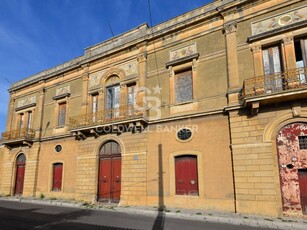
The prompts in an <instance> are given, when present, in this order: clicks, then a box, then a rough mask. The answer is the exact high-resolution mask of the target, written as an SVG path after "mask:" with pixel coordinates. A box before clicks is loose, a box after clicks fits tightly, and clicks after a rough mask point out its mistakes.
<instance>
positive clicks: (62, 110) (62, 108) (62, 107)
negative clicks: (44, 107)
mask: <svg viewBox="0 0 307 230" xmlns="http://www.w3.org/2000/svg"><path fill="white" fill-rule="evenodd" d="M65 122H66V102H64V103H61V104H59V114H58V126H64V125H65Z"/></svg>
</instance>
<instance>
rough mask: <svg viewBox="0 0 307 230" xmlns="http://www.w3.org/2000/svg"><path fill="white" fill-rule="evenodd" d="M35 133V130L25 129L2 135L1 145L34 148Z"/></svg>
mask: <svg viewBox="0 0 307 230" xmlns="http://www.w3.org/2000/svg"><path fill="white" fill-rule="evenodd" d="M34 137H35V132H34V130H33V129H29V128H23V129H18V130H11V131H7V132H3V133H1V140H0V143H1V144H4V145H7V146H12V145H28V146H32V143H33V139H34Z"/></svg>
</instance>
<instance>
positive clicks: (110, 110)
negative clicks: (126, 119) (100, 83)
mask: <svg viewBox="0 0 307 230" xmlns="http://www.w3.org/2000/svg"><path fill="white" fill-rule="evenodd" d="M119 95H120V86H119V85H115V86H111V87H108V88H107V98H106V109H107V118H113V117H118V116H119Z"/></svg>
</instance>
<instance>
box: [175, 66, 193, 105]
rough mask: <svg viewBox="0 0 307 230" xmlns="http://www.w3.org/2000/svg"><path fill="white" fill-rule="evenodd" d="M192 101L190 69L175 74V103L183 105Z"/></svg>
mask: <svg viewBox="0 0 307 230" xmlns="http://www.w3.org/2000/svg"><path fill="white" fill-rule="evenodd" d="M192 100H193V80H192V69H188V70H185V71H181V72H177V73H175V103H177V104H178V103H184V102H189V101H192Z"/></svg>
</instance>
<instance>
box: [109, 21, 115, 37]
mask: <svg viewBox="0 0 307 230" xmlns="http://www.w3.org/2000/svg"><path fill="white" fill-rule="evenodd" d="M109 28H110V31H111V34H112V36H113V37H114V33H113V30H112V27H111V25H110V23H109Z"/></svg>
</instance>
